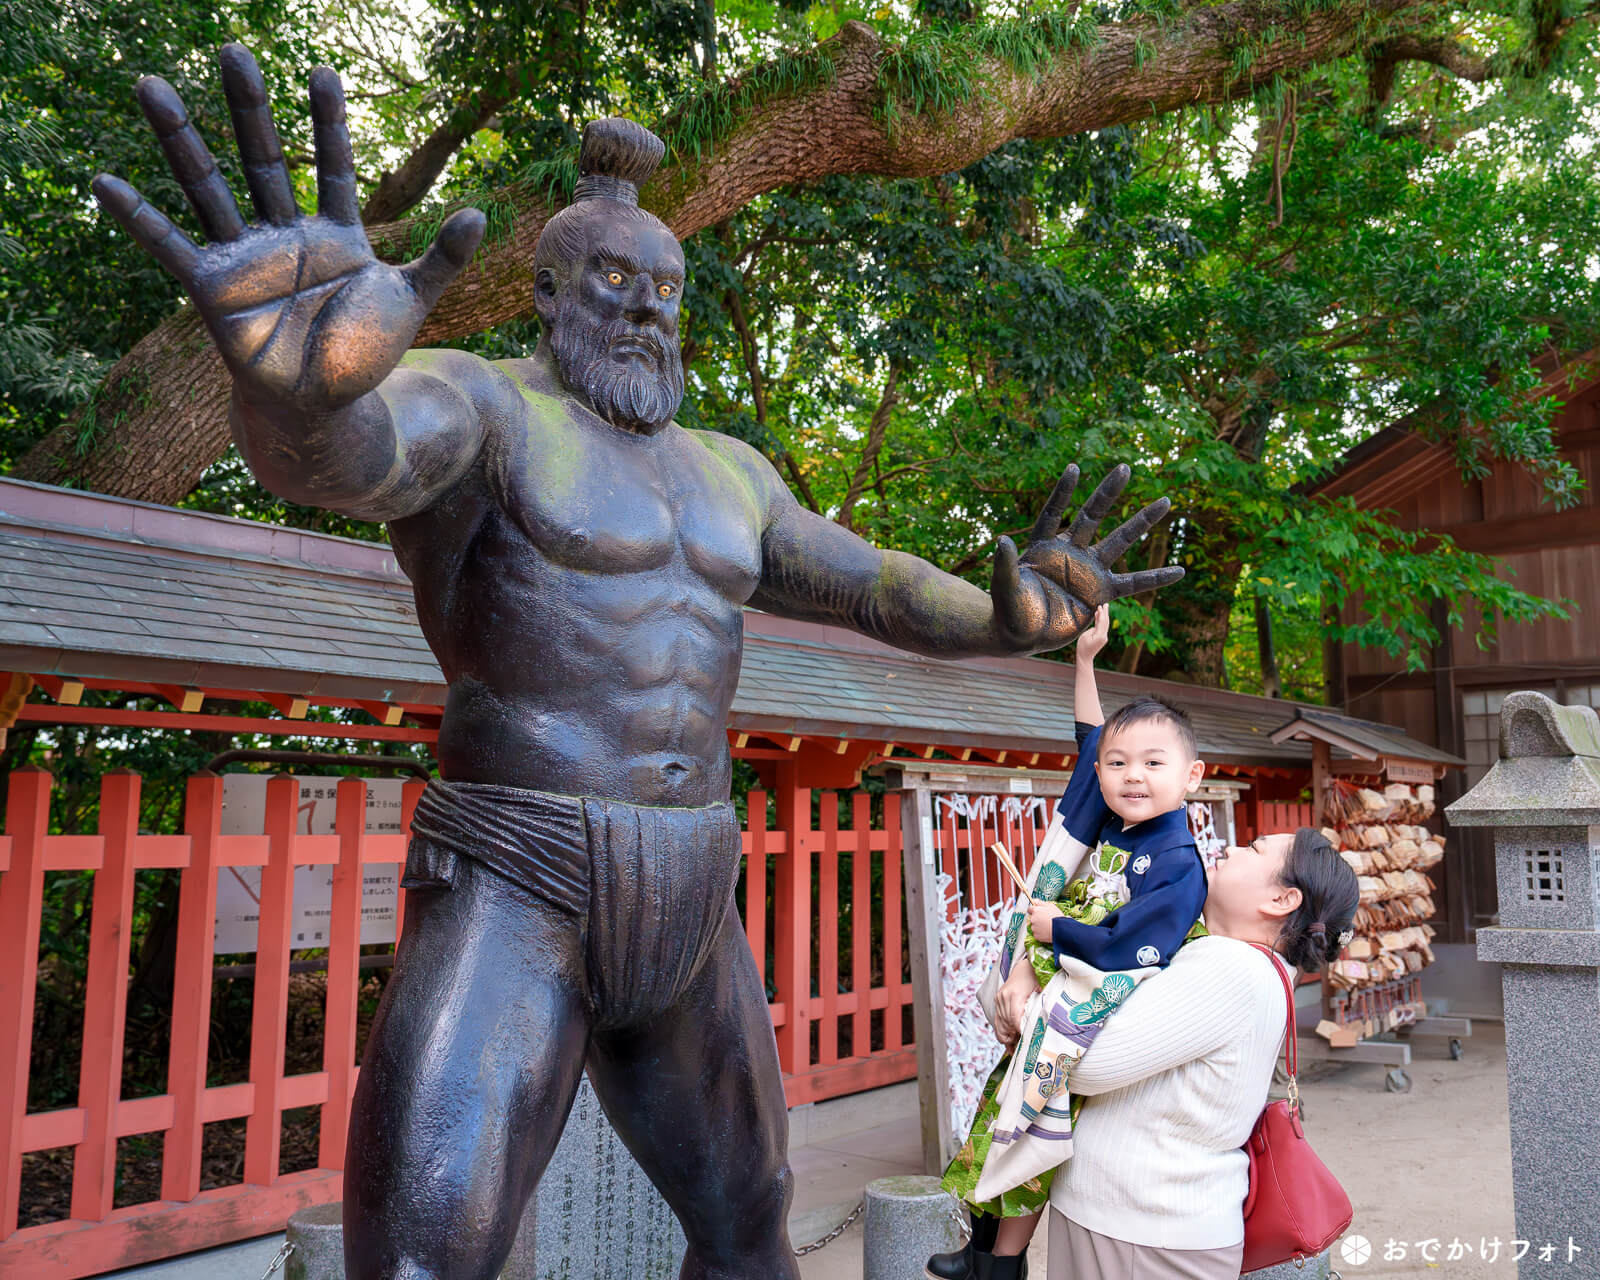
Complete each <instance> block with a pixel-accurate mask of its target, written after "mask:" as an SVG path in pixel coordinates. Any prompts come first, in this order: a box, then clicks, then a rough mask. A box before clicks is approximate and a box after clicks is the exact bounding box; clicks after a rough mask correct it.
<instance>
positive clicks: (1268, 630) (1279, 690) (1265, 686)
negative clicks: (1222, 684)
mask: <svg viewBox="0 0 1600 1280" xmlns="http://www.w3.org/2000/svg"><path fill="white" fill-rule="evenodd" d="M1256 657H1257V659H1258V660H1259V661H1260V663H1261V692H1262V693H1263V694H1265V695H1266V696H1267V697H1269V698H1281V697H1283V681H1282V680H1280V679H1279V678H1278V653H1277V650H1276V649H1275V648H1274V646H1273V643H1272V610H1271V609H1270V608H1268V607H1267V598H1266V597H1265V596H1264V595H1261V594H1260V593H1259V592H1257V593H1256Z"/></svg>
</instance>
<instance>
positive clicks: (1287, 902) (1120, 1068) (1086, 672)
mask: <svg viewBox="0 0 1600 1280" xmlns="http://www.w3.org/2000/svg"><path fill="white" fill-rule="evenodd" d="M1108 632H1109V620H1108V618H1107V617H1106V615H1105V613H1104V611H1101V612H1100V613H1099V614H1098V615H1097V617H1096V621H1095V625H1094V627H1093V628H1091V629H1090V630H1089V631H1087V632H1085V633H1084V635H1083V637H1082V638H1081V639H1080V641H1079V648H1078V674H1077V698H1076V703H1077V705H1076V713H1077V717H1078V720H1079V725H1078V732H1079V741H1080V755H1079V759H1078V764H1077V766H1076V768H1075V770H1074V773H1073V778H1072V781H1071V783H1069V785H1068V788H1067V792H1066V794H1065V795H1064V796H1063V798H1062V802H1061V805H1060V806H1059V807H1058V809H1057V813H1056V817H1055V820H1054V821H1053V822H1052V824H1051V828H1050V831H1049V832H1048V833H1047V835H1046V838H1045V841H1044V842H1043V843H1042V844H1041V846H1040V850H1039V858H1038V860H1037V861H1036V862H1035V865H1034V868H1033V871H1032V881H1031V886H1030V887H1031V890H1032V894H1031V898H1030V900H1029V902H1028V903H1027V906H1026V914H1024V911H1023V909H1022V907H1021V906H1020V905H1019V909H1018V911H1017V913H1016V915H1015V916H1014V917H1013V919H1012V925H1013V929H1012V930H1011V931H1010V932H1008V938H1007V943H1008V945H1007V947H1006V948H1005V950H1004V952H1003V955H1002V964H1001V966H1000V969H1001V972H1002V973H1003V974H1004V982H1003V983H1002V984H1001V985H1000V987H999V990H998V992H997V993H996V994H995V998H994V1002H993V1020H994V1023H995V1027H996V1032H997V1034H999V1036H1000V1038H1001V1040H1002V1042H1004V1043H1007V1044H1009V1045H1011V1046H1013V1048H1014V1050H1015V1051H1014V1052H1013V1053H1011V1054H1009V1055H1008V1056H1007V1057H1006V1058H1005V1059H1002V1061H1001V1063H1000V1065H999V1066H998V1067H997V1068H996V1070H995V1073H994V1075H993V1076H992V1077H991V1078H990V1082H989V1087H988V1089H987V1090H986V1091H985V1095H984V1099H983V1102H982V1103H981V1104H980V1108H979V1112H978V1118H977V1119H976V1120H975V1121H974V1124H973V1133H972V1136H971V1137H970V1138H969V1139H968V1141H967V1143H966V1144H965V1145H964V1146H963V1148H962V1151H961V1153H960V1154H958V1155H957V1157H956V1159H955V1160H954V1161H952V1163H951V1167H950V1169H949V1170H947V1171H946V1175H945V1186H946V1187H947V1189H949V1190H952V1191H954V1192H955V1193H956V1194H958V1195H960V1196H962V1198H963V1199H965V1200H966V1201H967V1202H968V1205H969V1207H970V1208H971V1210H972V1215H973V1239H972V1241H971V1243H969V1244H968V1245H967V1247H966V1248H964V1249H963V1250H962V1251H960V1252H959V1253H955V1254H941V1255H939V1256H937V1257H935V1258H931V1259H929V1262H928V1275H929V1276H930V1277H932V1280H967V1278H968V1277H974V1276H976V1277H981V1278H982V1280H1013V1278H1015V1277H1025V1276H1026V1275H1027V1260H1026V1256H1025V1255H1026V1250H1027V1245H1028V1240H1029V1239H1030V1238H1031V1236H1032V1234H1033V1231H1034V1227H1035V1225H1036V1223H1037V1221H1038V1218H1039V1217H1040V1216H1041V1214H1042V1212H1043V1209H1044V1207H1045V1205H1046V1203H1048V1205H1049V1206H1050V1209H1051V1214H1052V1221H1051V1229H1050V1268H1049V1280H1068V1278H1069V1277H1070V1280H1124V1278H1125V1277H1135V1276H1137V1277H1139V1278H1140V1280H1144V1278H1145V1277H1150V1278H1151V1280H1159V1278H1161V1277H1174V1278H1177V1277H1183V1278H1185V1280H1222V1278H1223V1277H1227V1278H1228V1280H1233V1277H1237V1276H1238V1275H1239V1261H1240V1258H1241V1256H1242V1253H1243V1240H1244V1216H1243V1202H1244V1196H1245V1191H1246V1186H1247V1178H1248V1163H1247V1157H1246V1156H1245V1153H1244V1151H1243V1150H1242V1147H1243V1144H1244V1142H1245V1140H1246V1138H1248V1136H1249V1134H1250V1131H1251V1129H1252V1128H1253V1127H1254V1125H1255V1122H1256V1119H1257V1117H1258V1116H1259V1115H1260V1113H1261V1109H1262V1107H1263V1106H1264V1105H1265V1103H1266V1099H1267V1089H1268V1085H1269V1084H1270V1082H1271V1078H1272V1069H1273V1065H1274V1063H1275V1061H1276V1059H1277V1055H1278V1053H1279V1052H1280V1051H1281V1049H1282V1045H1283V1036H1284V1030H1285V1016H1284V993H1283V979H1282V977H1281V976H1280V974H1284V975H1287V976H1288V977H1289V979H1290V980H1291V981H1292V980H1293V977H1294V970H1295V969H1297V968H1298V969H1304V970H1306V971H1308V972H1311V971H1315V970H1317V969H1320V968H1321V967H1322V965H1323V964H1324V963H1325V962H1326V961H1327V960H1328V959H1331V958H1332V957H1333V956H1335V955H1336V954H1337V953H1338V950H1339V947H1340V941H1339V939H1340V935H1341V934H1342V933H1343V931H1344V930H1345V929H1346V928H1347V926H1348V924H1349V922H1350V919H1351V917H1352V916H1353V915H1354V913H1355V909H1356V904H1357V899H1358V896H1359V894H1358V888H1357V884H1356V877H1355V873H1354V872H1353V871H1352V870H1351V869H1350V868H1349V867H1348V866H1347V865H1346V864H1345V862H1344V861H1343V860H1342V859H1341V858H1340V857H1339V856H1338V853H1337V852H1336V851H1335V850H1334V849H1333V847H1332V846H1331V845H1330V844H1329V843H1328V842H1327V840H1326V839H1324V838H1323V837H1322V835H1321V834H1320V833H1318V832H1316V831H1313V830H1310V829H1308V828H1302V829H1301V830H1299V831H1297V832H1295V833H1293V834H1281V835H1268V836H1263V837H1260V838H1258V839H1257V840H1255V841H1254V842H1253V843H1252V844H1250V845H1248V846H1238V847H1230V848H1228V849H1227V850H1225V851H1224V852H1223V853H1221V854H1219V855H1218V858H1217V860H1216V862H1215V864H1214V865H1213V866H1211V867H1209V868H1208V867H1206V866H1205V865H1204V862H1203V860H1202V859H1201V858H1200V856H1199V853H1198V850H1197V849H1196V848H1195V846H1194V843H1193V840H1192V838H1191V837H1188V828H1187V822H1186V815H1185V796H1186V794H1187V792H1188V791H1189V790H1191V789H1192V788H1193V787H1194V786H1195V785H1196V784H1197V783H1198V781H1199V779H1200V776H1201V773H1202V772H1203V769H1204V766H1203V764H1202V763H1201V762H1200V761H1199V760H1198V759H1196V756H1195V747H1194V738H1193V734H1192V732H1191V731H1190V730H1189V727H1188V720H1187V717H1186V716H1185V715H1184V713H1183V712H1182V711H1181V710H1179V709H1177V708H1175V707H1171V706H1168V705H1167V704H1165V703H1163V702H1159V701H1155V700H1148V699H1147V700H1141V701H1140V702H1136V703H1132V704H1129V705H1128V706H1126V707H1123V708H1120V709H1119V710H1118V712H1117V713H1116V715H1114V716H1113V717H1112V719H1111V721H1110V722H1108V723H1106V724H1105V725H1104V728H1103V729H1102V728H1101V727H1100V722H1101V721H1102V719H1103V717H1102V716H1101V713H1100V705H1099V698H1098V693H1097V691H1096V689H1095V681H1094V668H1093V659H1094V655H1095V654H1096V653H1098V652H1099V650H1100V648H1101V647H1103V645H1104V644H1105V640H1106V637H1107V634H1108ZM1091 771H1092V772H1091ZM1180 817H1182V818H1184V821H1183V825H1182V827H1181V831H1182V836H1183V839H1181V840H1180V839H1177V838H1176V835H1177V832H1178V831H1179V826H1178V819H1179V818H1180ZM1081 865H1087V866H1088V867H1089V869H1090V874H1089V875H1088V876H1087V877H1082V878H1074V879H1072V881H1071V883H1066V881H1067V879H1068V874H1067V873H1064V872H1063V871H1062V870H1061V868H1063V867H1067V868H1069V869H1070V870H1076V869H1077V868H1079V867H1080V866H1081ZM1051 868H1055V870H1051ZM1063 885H1064V886H1065V887H1064V888H1063V887H1062V886H1063ZM1197 916H1198V917H1199V918H1198V919H1197V918H1196V917H1197ZM1185 917H1186V918H1185ZM1019 920H1020V921H1023V922H1025V926H1026V927H1025V929H1018V928H1016V927H1015V926H1016V925H1017V923H1018V921H1019ZM1252 943H1255V944H1259V945H1260V946H1262V947H1266V948H1269V949H1270V950H1271V952H1272V953H1273V955H1272V958H1271V959H1269V958H1268V956H1267V955H1266V954H1265V953H1264V952H1262V951H1261V950H1258V949H1257V947H1256V946H1252V945H1250V944H1252ZM1024 960H1026V961H1027V962H1026V963H1023V962H1022V961H1024ZM1064 1155H1065V1156H1067V1157H1068V1158H1066V1160H1065V1163H1064V1164H1061V1160H1062V1157H1063V1156H1064ZM1056 1165H1060V1167H1059V1168H1056V1167H1055V1166H1056Z"/></svg>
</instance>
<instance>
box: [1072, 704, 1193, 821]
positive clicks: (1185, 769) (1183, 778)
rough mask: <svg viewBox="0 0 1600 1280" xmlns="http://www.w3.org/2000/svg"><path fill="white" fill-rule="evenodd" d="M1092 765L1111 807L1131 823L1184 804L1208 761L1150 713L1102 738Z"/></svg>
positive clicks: (1106, 800) (1168, 725)
mask: <svg viewBox="0 0 1600 1280" xmlns="http://www.w3.org/2000/svg"><path fill="white" fill-rule="evenodd" d="M1094 769H1095V773H1096V774H1097V775H1098V776H1099V779H1100V794H1101V795H1102V796H1104V797H1105V802H1106V804H1107V805H1108V806H1109V807H1110V809H1111V812H1112V813H1114V814H1116V815H1117V817H1119V818H1121V819H1122V821H1123V825H1125V826H1129V827H1131V826H1133V824H1134V823H1136V822H1147V821H1148V820H1149V819H1151V818H1154V817H1158V816H1159V815H1161V814H1163V813H1171V812H1172V811H1173V810H1174V809H1179V808H1182V807H1183V804H1184V799H1185V797H1186V796H1187V795H1188V794H1189V792H1191V791H1193V790H1194V789H1195V788H1196V787H1197V786H1199V785H1200V779H1201V777H1202V776H1203V775H1204V774H1205V770H1206V766H1205V761H1203V760H1197V759H1195V758H1194V757H1193V756H1191V755H1190V754H1189V750H1188V748H1187V747H1186V746H1185V745H1184V742H1183V738H1182V736H1181V735H1180V734H1179V733H1178V730H1177V727H1176V726H1175V725H1173V724H1172V723H1170V722H1169V721H1166V720H1158V719H1154V718H1152V719H1148V720H1138V721H1135V722H1134V723H1133V724H1130V725H1126V726H1124V727H1123V728H1121V729H1119V730H1118V731H1117V732H1116V733H1115V734H1112V735H1109V736H1107V737H1104V738H1102V739H1101V740H1100V757H1099V759H1098V760H1096V761H1095V766H1094Z"/></svg>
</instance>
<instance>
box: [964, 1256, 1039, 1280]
mask: <svg viewBox="0 0 1600 1280" xmlns="http://www.w3.org/2000/svg"><path fill="white" fill-rule="evenodd" d="M973 1261H974V1262H975V1263H976V1264H977V1265H976V1266H975V1267H974V1268H973V1272H972V1274H973V1276H974V1277H975V1280H1028V1255H1027V1254H1026V1253H1008V1254H999V1253H980V1254H977V1255H975V1257H974V1259H973Z"/></svg>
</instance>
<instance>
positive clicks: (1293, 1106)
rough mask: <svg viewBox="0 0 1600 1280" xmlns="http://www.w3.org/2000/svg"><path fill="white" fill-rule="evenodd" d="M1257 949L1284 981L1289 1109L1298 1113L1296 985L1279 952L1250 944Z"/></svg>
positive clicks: (1259, 944) (1284, 1051)
mask: <svg viewBox="0 0 1600 1280" xmlns="http://www.w3.org/2000/svg"><path fill="white" fill-rule="evenodd" d="M1250 945H1251V946H1252V947H1254V948H1255V949H1256V950H1257V951H1260V952H1262V953H1263V954H1264V955H1265V956H1266V957H1267V959H1268V961H1270V962H1271V964H1272V971H1273V972H1274V973H1276V974H1277V975H1278V980H1279V981H1280V982H1282V983H1283V998H1284V1003H1285V1005H1286V1006H1287V1007H1288V1012H1289V1025H1288V1027H1287V1028H1286V1029H1285V1031H1284V1034H1283V1063H1284V1068H1285V1070H1286V1071H1287V1072H1288V1074H1289V1109H1290V1110H1291V1111H1294V1112H1296V1113H1298V1112H1299V1110H1300V1080H1299V1070H1300V1055H1299V1054H1298V1053H1297V1052H1296V1051H1295V1049H1296V1046H1295V1017H1294V987H1292V986H1291V985H1290V983H1289V975H1288V974H1287V973H1285V972H1284V971H1283V966H1282V965H1281V964H1279V962H1278V953H1277V952H1276V951H1274V950H1273V949H1272V948H1271V947H1266V946H1262V945H1261V943H1259V942H1252V943H1251V944H1250Z"/></svg>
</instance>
